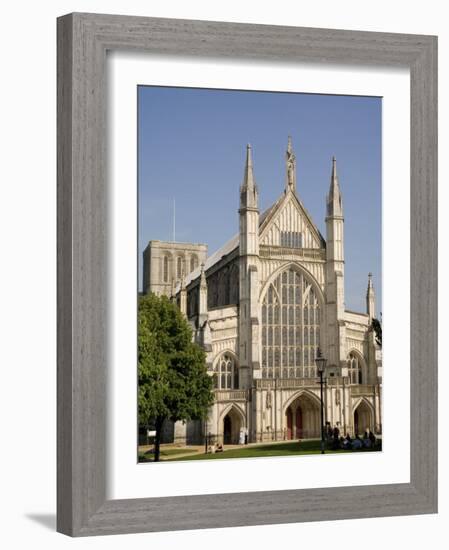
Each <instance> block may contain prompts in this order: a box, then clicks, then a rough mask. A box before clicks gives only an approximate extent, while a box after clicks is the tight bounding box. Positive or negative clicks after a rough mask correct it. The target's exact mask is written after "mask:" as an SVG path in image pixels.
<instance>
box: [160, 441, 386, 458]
mask: <svg viewBox="0 0 449 550" xmlns="http://www.w3.org/2000/svg"><path fill="white" fill-rule="evenodd" d="M380 450H381V442H378V443H377V444H376V447H375V448H374V449H360V451H355V450H354V451H353V450H349V451H345V450H343V449H339V450H336V451H333V450H331V449H326V453H357V452H372V451H380ZM320 452H321V447H320V441H319V440H313V441H301V443H298V441H291V442H288V443H274V444H271V443H267V444H261V445H258V446H257V447H256V446H248V447H244V446H242V447H241V448H239V449H230V450H228V451H223V452H221V453H215V454H207V455H206V454H204V453H202V454H197V455H193V456H183V457H179V458H170V459H169V460H170V461H173V460H215V459H223V458H254V457H259V456H265V457H268V456H293V455H311V454H319V453H320Z"/></svg>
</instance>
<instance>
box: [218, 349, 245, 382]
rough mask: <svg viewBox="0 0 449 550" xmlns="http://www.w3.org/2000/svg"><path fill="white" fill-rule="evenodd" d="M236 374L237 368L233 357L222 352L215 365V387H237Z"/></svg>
mask: <svg viewBox="0 0 449 550" xmlns="http://www.w3.org/2000/svg"><path fill="white" fill-rule="evenodd" d="M238 375H239V373H238V368H237V365H236V362H235V359H234V357H233V356H232V355H230V354H229V353H224V354H223V355H222V356H221V357H220V359H219V360H218V362H217V364H216V366H215V374H214V384H215V388H216V389H219V390H235V389H238V387H239V379H238Z"/></svg>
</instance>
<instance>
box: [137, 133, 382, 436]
mask: <svg viewBox="0 0 449 550" xmlns="http://www.w3.org/2000/svg"><path fill="white" fill-rule="evenodd" d="M344 267H345V259H344V216H343V199H342V193H341V190H340V186H339V182H338V177H337V165H336V160H335V158H333V159H332V168H331V178H330V188H329V193H328V195H327V197H326V238H324V237H323V236H322V235H321V233H320V231H319V230H318V228H317V226H316V225H315V223H314V222H313V220H312V219H311V217H310V215H309V213H308V212H307V210H306V208H305V207H304V205H303V203H302V202H301V199H300V196H299V194H298V192H297V187H296V159H295V155H294V153H293V150H292V144H291V140H290V138H289V141H288V146H287V151H286V177H285V188H284V189H283V191H282V192H281V195H280V197H279V198H278V200H277V201H276V202H275V203H274V204H273V205H272V206H271V207H270V208H268V209H267V210H265V211H264V212H260V211H259V190H258V187H257V185H256V181H255V177H254V169H253V161H252V151H251V147H250V146H249V145H248V147H247V153H246V165H245V169H244V177H243V182H242V184H241V186H240V208H239V231H238V234H236V235H235V237H233V238H232V239H231V240H230V241H229V242H227V243H226V244H225V245H224V246H223V247H222V248H221V249H219V250H218V251H216V252H215V253H214V254H212V255H210V256H207V248H205V245H199V244H196V245H193V244H190V243H164V242H161V241H150V243H149V245H148V247H147V249H146V251H145V252H144V282H145V285H144V292H150V291H151V292H156V293H159V294H160V293H164V294H167V295H169V296H171V297H172V299H173V300H176V302H177V304H178V306H179V307H180V309H181V311H182V312H183V313H184V314H185V315H186V317H187V319H188V321H189V323H190V324H191V326H192V329H193V333H194V338H195V341H196V342H197V343H199V344H200V345H201V346H202V347H203V348H204V350H205V351H206V354H207V367H208V371H209V373H210V375H211V376H212V377H213V379H214V388H215V389H214V392H215V402H214V405H213V406H212V408H211V410H210V413H209V417H208V419H207V422H205V423H200V422H187V423H185V424H183V423H176V425H174V426H171V433H168V434H166V441H168V440H170V439H171V440H174V441H176V442H180V443H199V442H202V441H204V437H205V434H207V435H208V436H209V437H210V440H211V441H214V442H218V443H224V444H231V443H232V444H236V443H239V442H242V441H244V440H247V441H248V442H259V441H261V442H262V441H281V440H289V439H294V438H295V439H307V438H319V437H320V433H321V432H320V430H321V427H320V423H321V421H320V407H321V400H320V380H319V375H318V372H317V367H316V363H315V359H316V357H317V354H318V353H321V354H322V355H323V356H324V357H325V358H326V359H327V366H326V371H325V375H324V394H323V395H324V398H323V401H324V416H325V421H326V422H327V423H329V424H330V425H331V426H332V427H334V426H337V427H338V428H339V430H340V432H341V433H347V432H349V433H350V434H352V435H355V434H357V433H359V434H363V433H364V432H365V430H366V429H367V428H369V429H370V430H371V431H373V432H374V433H377V434H380V433H381V432H382V407H381V401H382V400H381V393H382V355H381V348H380V345H379V342H378V340H377V338H376V333H375V331H374V330H373V328H372V320H373V318H375V294H374V287H373V282H372V278H371V275H369V276H368V283H367V292H366V311H365V312H363V313H362V312H360V313H358V312H354V311H349V310H347V309H345V301H344V300H345V298H344V287H345V284H344V282H345V279H344V277H345V273H344Z"/></svg>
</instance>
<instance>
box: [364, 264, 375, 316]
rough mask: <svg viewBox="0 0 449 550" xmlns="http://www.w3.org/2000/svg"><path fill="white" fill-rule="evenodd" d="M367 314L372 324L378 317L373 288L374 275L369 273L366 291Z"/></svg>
mask: <svg viewBox="0 0 449 550" xmlns="http://www.w3.org/2000/svg"><path fill="white" fill-rule="evenodd" d="M366 313H367V314H368V317H369V320H370V322H371V321H372V320H373V318H374V317H375V316H376V298H375V294H374V286H373V274H372V273H368V288H367V289H366Z"/></svg>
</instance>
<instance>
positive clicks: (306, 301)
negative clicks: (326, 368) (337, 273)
mask: <svg viewBox="0 0 449 550" xmlns="http://www.w3.org/2000/svg"><path fill="white" fill-rule="evenodd" d="M320 323H321V310H320V305H319V300H318V298H317V295H316V291H315V290H314V287H313V286H312V284H311V282H310V281H309V280H308V279H307V277H306V276H305V275H303V274H302V273H301V272H299V271H296V270H295V269H293V268H289V269H287V270H286V271H284V272H283V273H281V274H280V275H279V276H278V277H277V278H276V279H275V281H274V282H273V283H272V284H270V286H269V288H268V290H267V292H266V293H265V297H264V299H263V302H262V377H263V378H303V377H304V378H311V377H316V376H317V374H316V366H315V357H316V354H317V348H318V347H319V345H320Z"/></svg>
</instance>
